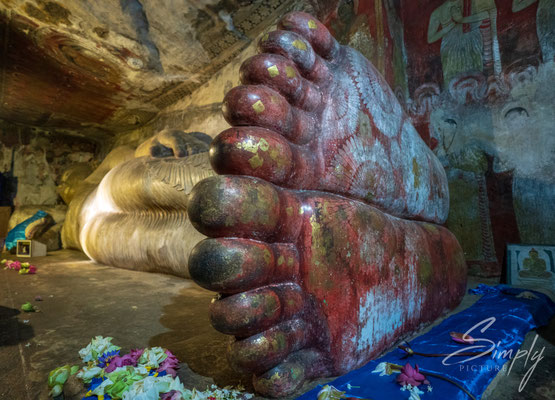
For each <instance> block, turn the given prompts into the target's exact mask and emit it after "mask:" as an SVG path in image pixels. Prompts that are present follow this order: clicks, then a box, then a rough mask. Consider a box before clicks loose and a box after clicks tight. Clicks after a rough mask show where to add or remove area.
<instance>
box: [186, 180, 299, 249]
mask: <svg viewBox="0 0 555 400" xmlns="http://www.w3.org/2000/svg"><path fill="white" fill-rule="evenodd" d="M299 210H301V204H300V201H299V200H298V199H297V197H296V195H295V194H294V192H291V191H287V190H280V189H278V188H276V187H275V186H274V185H272V184H270V183H268V182H266V181H263V180H261V179H257V178H252V177H247V176H222V175H218V176H213V177H210V178H207V179H204V180H203V181H201V182H199V183H198V184H197V185H195V187H194V188H193V190H192V191H191V193H190V195H189V201H188V204H187V212H188V215H189V219H190V220H191V223H192V224H193V226H194V227H195V228H196V229H197V230H198V231H199V232H201V233H203V234H204V235H206V236H210V237H244V238H249V239H258V240H263V241H266V242H276V241H277V242H281V243H294V242H295V241H296V239H297V237H298V235H299V232H300V229H301V223H302V221H301V220H300V219H299V218H295V216H298V213H299ZM295 214H296V215H295Z"/></svg>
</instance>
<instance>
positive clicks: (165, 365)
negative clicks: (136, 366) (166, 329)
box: [156, 349, 179, 378]
mask: <svg viewBox="0 0 555 400" xmlns="http://www.w3.org/2000/svg"><path fill="white" fill-rule="evenodd" d="M165 353H166V355H167V356H168V357H167V358H166V359H165V360H164V361H162V363H161V364H160V367H159V368H158V369H157V370H156V371H157V372H162V371H166V373H167V374H168V375H171V376H173V377H174V378H175V377H176V375H177V371H176V369H177V368H178V366H179V360H178V359H177V357H176V356H174V355H173V354H172V353H171V351H169V350H167V349H166V350H165Z"/></svg>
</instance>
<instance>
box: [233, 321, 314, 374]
mask: <svg viewBox="0 0 555 400" xmlns="http://www.w3.org/2000/svg"><path fill="white" fill-rule="evenodd" d="M307 331H308V326H307V324H306V322H305V321H303V320H302V319H294V320H290V321H285V322H282V323H280V324H279V325H276V326H274V327H272V328H270V329H268V330H267V331H264V332H262V333H259V334H256V335H253V336H251V337H249V338H247V339H243V340H238V341H236V342H234V343H232V344H231V346H230V351H229V354H228V358H229V361H230V363H231V365H232V367H233V368H234V369H235V370H236V371H239V372H250V373H255V374H260V373H263V372H264V371H267V370H269V369H270V368H273V367H275V366H276V365H278V364H279V363H281V362H282V361H283V360H284V359H285V358H286V357H287V356H288V355H289V354H290V353H292V352H296V351H298V350H300V349H301V348H303V347H304V346H305V345H306V344H307V343H308V342H309V340H310V338H309V335H308V333H307Z"/></svg>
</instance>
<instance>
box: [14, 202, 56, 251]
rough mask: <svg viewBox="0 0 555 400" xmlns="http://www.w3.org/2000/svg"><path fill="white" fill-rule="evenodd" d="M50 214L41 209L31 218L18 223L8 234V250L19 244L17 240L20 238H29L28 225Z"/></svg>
mask: <svg viewBox="0 0 555 400" xmlns="http://www.w3.org/2000/svg"><path fill="white" fill-rule="evenodd" d="M47 215H48V214H47V213H45V212H44V211H42V210H39V211H37V212H36V213H35V215H33V216H32V217H30V218H27V219H26V220H25V221H23V222H20V223H19V224H17V225H16V226H14V227H13V229H12V230H11V231H9V232H8V235H7V236H6V250H11V249H13V248H14V247H15V246H17V241H18V240H25V239H27V238H26V237H25V229H27V227H28V226H29V225H30V224H31V223H33V222H35V221H37V220H39V219H41V218H44V217H46V216H47Z"/></svg>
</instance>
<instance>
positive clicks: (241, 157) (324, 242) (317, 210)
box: [188, 13, 466, 397]
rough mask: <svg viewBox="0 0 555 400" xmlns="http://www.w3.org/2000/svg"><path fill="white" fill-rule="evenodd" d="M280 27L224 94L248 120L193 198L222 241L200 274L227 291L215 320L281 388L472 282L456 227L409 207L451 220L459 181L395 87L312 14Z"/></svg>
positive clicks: (391, 337)
mask: <svg viewBox="0 0 555 400" xmlns="http://www.w3.org/2000/svg"><path fill="white" fill-rule="evenodd" d="M280 26H281V28H283V29H284V30H280V31H276V32H272V33H270V34H269V35H268V37H266V38H263V39H262V42H261V44H260V46H261V49H262V51H264V52H265V53H264V54H260V55H258V56H255V57H253V58H251V59H250V60H248V61H247V62H246V63H245V64H244V65H243V67H242V69H241V73H242V79H243V82H244V83H245V84H246V86H240V87H238V88H235V89H232V91H231V92H230V93H228V95H227V96H226V99H225V104H224V105H225V107H224V115H225V116H226V118H227V120H228V121H229V122H230V123H231V124H232V125H233V126H234V127H233V128H231V129H228V130H226V131H224V132H222V133H221V134H220V135H219V136H218V137H217V138H216V139H215V141H214V142H213V144H212V148H211V161H212V164H213V166H214V168H215V169H216V170H217V171H218V172H219V173H222V174H228V175H225V176H217V177H212V178H209V179H206V180H204V181H202V182H200V183H199V184H198V185H197V186H196V187H195V188H194V189H193V191H192V193H191V196H190V199H189V203H188V213H189V217H190V219H191V222H192V223H193V225H194V226H195V227H196V228H197V229H198V230H199V231H200V232H202V233H203V234H205V235H207V236H209V237H211V238H210V239H206V240H204V241H202V242H200V243H199V244H198V245H197V246H196V247H195V249H194V250H193V252H192V254H191V257H190V260H189V269H190V274H191V276H192V277H193V279H194V280H195V281H196V282H197V283H198V284H200V285H201V286H203V287H205V288H208V289H210V290H214V291H218V292H220V293H222V294H223V296H222V297H221V299H220V300H218V301H216V302H214V303H213V305H212V309H211V319H212V323H213V325H214V327H215V328H216V329H218V330H219V331H221V332H224V333H227V334H230V335H235V336H236V338H237V341H236V342H235V343H234V344H233V345H232V346H231V348H230V354H229V358H230V361H231V363H232V365H233V366H234V367H235V368H237V369H238V370H243V371H250V372H252V373H253V374H254V384H255V387H256V389H257V390H258V391H259V393H261V394H263V395H265V396H272V397H280V396H285V395H288V394H291V393H292V392H294V391H295V390H297V389H298V388H299V387H300V386H301V385H302V384H303V383H304V382H305V381H306V380H307V379H312V378H316V377H321V376H326V375H332V374H342V373H345V372H347V371H350V370H352V369H354V368H356V367H360V366H361V365H363V364H364V363H366V362H367V361H368V360H370V359H371V358H372V357H374V356H376V355H378V354H379V353H380V352H382V351H383V350H385V349H386V348H387V347H388V346H390V345H391V344H392V343H393V342H394V341H395V340H396V339H397V338H399V336H400V335H403V334H405V333H407V332H410V331H411V330H414V329H416V328H417V327H418V326H419V325H420V324H421V323H425V322H429V321H433V320H434V319H435V318H437V317H438V316H439V315H440V314H441V313H442V312H444V311H445V310H446V309H449V308H453V307H455V306H456V305H457V304H458V303H459V301H460V299H461V297H462V295H463V294H464V290H465V283H466V265H465V262H464V258H463V253H462V250H461V248H460V246H459V245H458V243H457V241H456V239H455V238H454V236H453V235H452V234H451V233H450V232H449V231H447V230H446V229H444V228H442V227H440V226H437V225H434V224H432V223H427V222H415V221H409V220H403V219H399V218H397V217H407V218H410V219H420V220H427V221H431V222H442V221H443V220H444V219H445V217H446V215H447V203H448V189H447V183H446V179H445V173H444V171H443V169H442V167H441V165H440V163H439V162H438V161H437V159H436V158H435V157H434V156H433V154H432V153H431V152H430V151H429V150H428V148H427V147H426V146H425V144H424V143H423V142H422V141H421V140H420V138H419V137H418V134H417V133H416V131H415V130H414V128H413V127H412V125H411V124H410V123H409V122H408V120H407V119H406V117H405V116H404V114H403V113H402V111H401V108H400V106H399V104H398V103H397V100H396V99H395V97H394V96H393V94H392V93H391V90H390V89H389V88H388V87H387V85H386V84H385V82H384V81H383V79H382V78H381V77H380V76H379V75H378V73H377V72H376V70H375V69H374V68H373V67H372V66H371V65H370V64H369V63H368V61H366V60H365V59H364V58H363V57H362V56H361V55H360V54H358V53H357V52H356V51H354V50H353V49H350V48H348V47H343V46H339V45H338V44H337V42H336V41H335V39H333V37H332V36H331V35H330V34H329V32H328V31H327V30H326V29H325V27H324V26H322V25H321V24H320V23H319V22H318V21H316V20H315V19H313V18H312V17H311V16H309V15H307V14H304V13H293V14H289V15H288V16H286V17H285V18H284V20H283V21H282V22H281V23H280ZM230 174H231V175H230ZM234 175H235V176H234ZM236 175H250V176H236ZM260 178H263V179H264V180H263V179H260ZM268 182H272V183H268ZM300 189H304V190H300ZM393 215H395V216H393Z"/></svg>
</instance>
